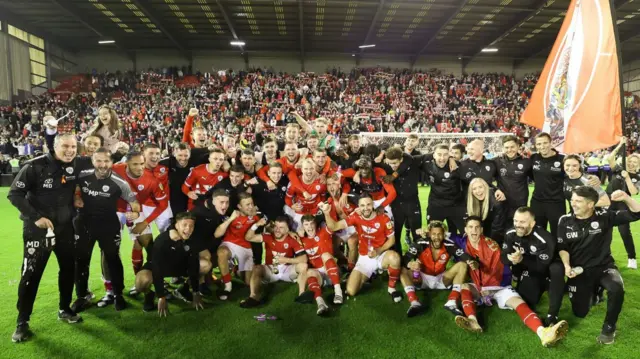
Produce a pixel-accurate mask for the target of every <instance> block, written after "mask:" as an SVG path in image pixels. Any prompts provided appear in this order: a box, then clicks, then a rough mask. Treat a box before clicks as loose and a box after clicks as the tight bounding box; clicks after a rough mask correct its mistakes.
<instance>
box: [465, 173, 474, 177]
mask: <svg viewBox="0 0 640 359" xmlns="http://www.w3.org/2000/svg"><path fill="white" fill-rule="evenodd" d="M471 176H473V173H471V172H467V174H466V175H465V177H466V178H471Z"/></svg>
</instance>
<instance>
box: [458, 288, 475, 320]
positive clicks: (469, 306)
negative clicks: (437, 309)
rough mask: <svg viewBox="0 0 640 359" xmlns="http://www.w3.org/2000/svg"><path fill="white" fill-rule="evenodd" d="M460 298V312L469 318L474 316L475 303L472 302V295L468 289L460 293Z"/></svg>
mask: <svg viewBox="0 0 640 359" xmlns="http://www.w3.org/2000/svg"><path fill="white" fill-rule="evenodd" d="M460 296H461V297H462V310H463V311H464V314H465V315H466V316H467V317H469V316H472V315H473V316H474V317H475V315H476V303H474V302H473V294H471V291H470V290H468V289H463V290H462V291H461V292H460Z"/></svg>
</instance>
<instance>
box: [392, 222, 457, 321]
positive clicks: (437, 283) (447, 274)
mask: <svg viewBox="0 0 640 359" xmlns="http://www.w3.org/2000/svg"><path fill="white" fill-rule="evenodd" d="M416 233H417V234H418V235H419V236H420V237H422V238H418V239H417V240H416V241H415V242H414V243H412V244H411V246H410V247H409V250H407V253H406V254H405V263H407V266H406V268H403V269H402V274H401V275H400V282H402V285H403V286H404V291H405V293H407V297H408V298H409V303H410V307H409V310H408V311H407V316H408V317H413V316H415V315H417V314H419V313H420V312H421V311H422V304H421V303H420V301H419V300H418V296H417V295H416V289H436V290H446V289H449V288H451V293H450V294H449V298H448V300H447V302H446V303H445V305H444V307H445V309H447V310H448V311H450V312H452V313H453V314H455V315H462V314H463V313H462V312H461V311H460V309H458V301H459V300H460V290H461V289H462V285H463V283H464V281H465V279H466V278H467V269H468V266H467V263H466V262H465V261H464V260H461V261H459V262H458V263H456V264H454V265H453V266H451V268H449V269H447V264H448V263H449V260H450V259H451V258H458V259H465V258H466V259H468V258H469V256H468V255H465V254H464V251H462V250H459V251H458V249H460V248H459V247H457V246H456V245H455V243H453V242H450V241H445V237H446V236H447V227H446V225H445V224H444V223H442V222H441V221H431V222H429V227H428V229H418V230H417V231H416ZM427 235H428V238H427ZM460 256H462V257H460Z"/></svg>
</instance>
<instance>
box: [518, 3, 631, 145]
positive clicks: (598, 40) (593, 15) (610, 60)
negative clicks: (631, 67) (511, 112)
mask: <svg viewBox="0 0 640 359" xmlns="http://www.w3.org/2000/svg"><path fill="white" fill-rule="evenodd" d="M613 26H614V23H613V19H612V16H611V8H610V5H609V0H572V1H571V4H570V5H569V10H567V15H566V17H565V19H564V22H563V23H562V27H561V28H560V33H559V34H558V37H557V39H556V42H555V44H554V45H553V49H551V53H550V54H549V58H547V62H546V63H545V65H544V69H543V70H542V74H541V75H540V79H539V80H538V83H537V84H536V87H535V88H534V90H533V94H532V96H531V99H530V100H529V105H528V106H527V108H526V109H525V111H524V112H523V113H522V116H521V117H520V122H522V123H526V124H527V125H531V126H533V127H537V128H539V129H542V130H543V131H545V132H547V133H549V134H550V135H551V138H552V145H553V146H554V147H555V148H556V149H557V150H559V151H561V152H564V153H583V152H589V151H593V150H597V149H601V148H606V147H609V146H612V145H614V144H617V143H618V142H620V137H621V136H622V121H621V120H622V108H621V104H620V75H619V68H618V51H617V46H616V45H617V44H616V36H615V33H614V27H613Z"/></svg>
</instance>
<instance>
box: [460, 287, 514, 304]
mask: <svg viewBox="0 0 640 359" xmlns="http://www.w3.org/2000/svg"><path fill="white" fill-rule="evenodd" d="M471 285H472V286H473V287H474V288H475V291H474V296H475V297H478V296H480V295H482V294H481V292H480V290H479V289H478V287H476V285H475V284H471ZM484 289H485V291H488V292H489V294H488V296H489V298H491V299H492V300H495V301H496V303H497V304H498V308H500V309H511V308H509V307H507V301H509V299H511V298H522V297H520V294H518V292H516V290H515V289H513V288H512V287H511V286H508V287H490V288H486V287H485V288H484Z"/></svg>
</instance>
